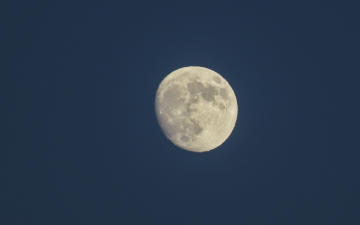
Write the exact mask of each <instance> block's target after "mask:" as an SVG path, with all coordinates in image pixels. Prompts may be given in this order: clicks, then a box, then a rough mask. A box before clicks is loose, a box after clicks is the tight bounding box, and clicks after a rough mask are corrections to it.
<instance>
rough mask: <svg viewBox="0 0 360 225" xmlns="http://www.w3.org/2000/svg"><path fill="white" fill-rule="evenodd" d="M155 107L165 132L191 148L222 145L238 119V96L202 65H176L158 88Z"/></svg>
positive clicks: (209, 147) (225, 82) (202, 149)
mask: <svg viewBox="0 0 360 225" xmlns="http://www.w3.org/2000/svg"><path fill="white" fill-rule="evenodd" d="M155 111H156V116H157V119H158V121H159V124H160V127H161V129H162V130H163V132H164V134H165V136H166V137H167V138H168V139H169V140H170V141H171V142H172V143H174V144H175V145H177V146H178V147H180V148H183V149H185V150H188V151H193V152H205V151H210V150H212V149H214V148H216V147H218V146H219V145H221V144H222V143H223V142H224V141H225V140H226V139H227V138H228V137H229V136H230V134H231V132H232V130H233V129H234V127H235V122H236V119H237V111H238V106H237V101H236V96H235V93H234V91H233V89H232V88H231V86H230V85H229V83H228V82H227V81H226V80H225V79H224V78H223V77H222V76H221V75H220V74H218V73H216V72H215V71H212V70H210V69H207V68H205V67H199V66H188V67H183V68H180V69H177V70H175V71H173V72H171V73H170V74H169V75H168V76H166V77H165V78H164V79H163V80H162V81H161V83H160V85H159V88H158V90H157V92H156V98H155Z"/></svg>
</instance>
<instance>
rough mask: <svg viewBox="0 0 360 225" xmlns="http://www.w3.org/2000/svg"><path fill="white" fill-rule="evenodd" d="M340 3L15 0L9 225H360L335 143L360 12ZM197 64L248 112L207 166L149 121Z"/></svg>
mask: <svg viewBox="0 0 360 225" xmlns="http://www.w3.org/2000/svg"><path fill="white" fill-rule="evenodd" d="M339 4H340V5H337V4H333V3H332V2H330V1H324V2H317V1H309V2H308V3H305V2H304V1H282V2H278V1H248V2H243V1H233V2H227V1H203V2H199V1H163V2H160V1H127V2H126V1H94V0H89V1H82V2H80V1H6V0H5V6H4V7H1V11H3V12H2V13H1V15H0V17H1V21H2V23H3V24H4V26H3V28H2V31H1V39H2V40H3V41H2V43H3V44H4V43H5V46H4V47H3V48H2V50H1V52H2V54H1V55H3V60H2V68H1V70H4V71H3V72H2V74H3V75H2V78H1V79H4V82H1V86H3V87H2V88H1V93H3V94H2V95H3V96H5V98H4V101H3V103H2V104H3V105H4V106H5V107H4V108H2V109H4V111H3V112H5V119H6V120H5V123H3V124H2V125H1V127H2V128H3V129H4V128H5V129H4V133H3V134H4V135H2V137H3V139H2V140H1V146H0V147H1V151H2V153H5V156H4V157H1V159H5V160H4V161H5V162H4V163H2V164H1V168H2V169H1V171H4V172H5V173H4V175H5V176H4V179H1V180H2V181H1V185H2V186H3V187H5V191H4V192H2V193H3V194H4V193H5V194H4V195H3V194H1V195H0V196H2V197H1V198H0V207H1V212H0V224H1V225H100V224H101V225H138V224H144V225H323V224H324V225H325V224H326V225H330V224H334V225H335V224H336V225H352V224H354V225H358V224H360V222H359V188H360V185H359V173H358V172H359V167H358V162H357V161H358V159H359V156H360V155H359V153H358V152H357V150H356V149H355V148H354V147H353V146H351V145H350V144H349V143H348V142H343V143H341V141H340V140H339V139H341V137H343V136H341V135H335V131H341V132H347V131H352V132H350V133H354V131H355V129H354V130H346V129H341V126H342V124H343V122H342V121H344V120H346V117H348V113H347V111H346V108H342V109H343V110H345V111H342V110H340V109H339V108H338V106H336V103H335V102H336V101H341V102H342V103H344V101H343V100H341V99H342V96H340V95H339V93H341V94H343V95H344V93H350V91H349V90H352V89H351V88H350V87H346V86H344V85H343V84H344V83H345V82H348V80H346V79H345V78H344V76H345V75H347V74H353V75H354V76H355V75H359V74H358V73H356V72H355V70H354V69H353V68H355V67H354V66H353V67H352V66H351V65H352V64H355V63H357V64H358V62H359V61H358V55H359V53H358V51H357V50H356V47H357V46H358V45H356V44H355V43H357V42H358V40H359V39H360V38H359V23H358V22H359V21H358V18H357V14H358V10H357V9H358V8H357V7H356V6H355V4H353V5H345V4H343V5H342V3H340V2H339ZM4 22H5V23H4ZM191 65H194V66H204V67H208V68H210V69H213V70H215V71H217V72H218V73H219V74H221V75H222V76H224V78H225V79H227V80H228V82H229V83H230V84H231V86H232V88H233V89H234V92H235V93H236V96H237V100H238V105H239V114H238V120H237V123H236V126H235V129H234V131H233V133H232V135H231V136H230V138H229V139H228V140H227V141H226V142H225V143H224V144H223V145H222V146H220V147H219V148H218V149H216V150H214V151H211V152H209V153H203V154H196V153H191V152H186V151H183V150H181V149H179V148H177V147H176V146H174V145H173V144H171V142H169V141H168V140H167V139H166V138H165V136H164V135H163V134H162V132H161V130H160V127H159V126H158V124H157V121H156V117H155V112H154V97H155V92H156V89H157V86H158V84H159V83H160V81H161V80H162V79H163V78H164V77H165V76H166V75H167V74H168V73H169V72H171V71H173V70H175V69H177V68H180V67H183V66H191ZM4 75H5V76H4ZM349 83H353V82H349ZM354 84H355V82H354V83H353V84H349V85H350V86H351V85H353V86H354ZM353 95H354V94H353ZM344 99H347V100H348V101H349V102H350V100H349V99H348V98H344ZM357 102H358V100H357ZM353 104H358V103H356V101H355V102H353ZM348 136H351V134H350V135H348ZM353 136H354V134H353ZM346 143H347V144H346ZM3 184H4V185H3Z"/></svg>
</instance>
